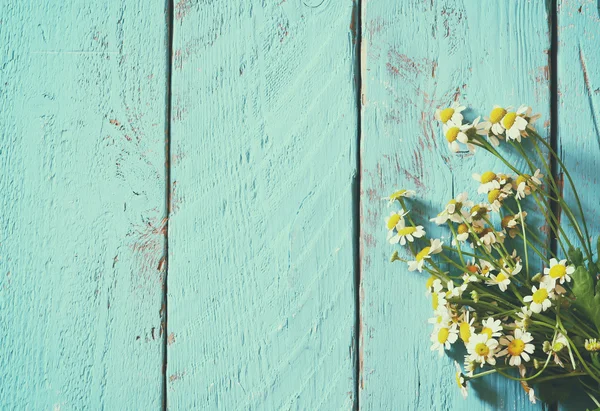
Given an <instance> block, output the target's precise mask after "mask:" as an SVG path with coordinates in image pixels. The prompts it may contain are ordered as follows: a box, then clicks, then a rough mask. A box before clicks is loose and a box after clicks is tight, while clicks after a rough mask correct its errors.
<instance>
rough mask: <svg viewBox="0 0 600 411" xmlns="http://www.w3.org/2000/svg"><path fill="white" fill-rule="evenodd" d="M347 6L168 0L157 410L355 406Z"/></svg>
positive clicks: (352, 109) (353, 119)
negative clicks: (163, 400)
mask: <svg viewBox="0 0 600 411" xmlns="http://www.w3.org/2000/svg"><path fill="white" fill-rule="evenodd" d="M353 13H354V11H353V4H352V2H351V1H344V2H333V1H327V0H326V1H322V0H318V1H312V0H305V1H285V0H284V1H276V2H263V3H260V4H259V3H255V2H247V1H231V2H214V1H213V2H206V1H204V2H202V1H185V0H182V1H179V2H177V3H176V5H175V23H174V46H173V52H174V62H173V63H174V64H173V82H172V85H173V87H172V91H173V97H172V98H173V115H172V134H171V136H172V140H171V144H172V168H171V172H172V175H171V176H172V189H173V190H172V215H171V217H170V220H169V276H168V301H169V304H168V330H169V345H168V370H167V376H168V391H167V394H168V395H167V401H168V407H169V409H182V410H183V409H224V410H233V409H269V410H271V409H327V410H333V409H350V408H351V407H352V404H353V402H354V393H353V391H354V377H353V363H354V355H355V351H354V347H353V346H352V344H353V337H354V334H353V331H354V330H353V326H354V286H353V230H352V226H353V221H352V218H353V208H352V205H353V203H352V190H351V187H352V181H353V177H354V175H355V172H356V168H355V167H356V164H355V159H356V149H357V148H356V140H357V136H356V130H357V116H356V101H355V89H354V85H353V84H354V59H353V50H354V45H353V42H352V40H353V39H352V32H351V28H350V25H351V22H352V20H353V19H352V16H353Z"/></svg>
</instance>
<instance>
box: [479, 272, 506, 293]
mask: <svg viewBox="0 0 600 411" xmlns="http://www.w3.org/2000/svg"><path fill="white" fill-rule="evenodd" d="M485 283H486V284H487V285H492V286H493V285H497V286H498V288H499V289H500V291H502V292H504V291H506V290H507V288H508V285H509V284H510V276H509V275H507V274H506V273H504V272H503V271H502V272H500V273H499V274H498V275H493V274H492V275H490V279H489V280H487V281H486V282H485Z"/></svg>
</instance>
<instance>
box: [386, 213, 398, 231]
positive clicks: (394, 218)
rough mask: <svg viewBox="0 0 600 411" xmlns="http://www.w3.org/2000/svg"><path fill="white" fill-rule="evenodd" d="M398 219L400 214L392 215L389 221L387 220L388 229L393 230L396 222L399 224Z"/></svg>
mask: <svg viewBox="0 0 600 411" xmlns="http://www.w3.org/2000/svg"><path fill="white" fill-rule="evenodd" d="M398 221H400V215H399V214H394V215H393V216H390V218H389V219H388V222H387V228H388V230H391V229H392V228H394V227H396V224H398Z"/></svg>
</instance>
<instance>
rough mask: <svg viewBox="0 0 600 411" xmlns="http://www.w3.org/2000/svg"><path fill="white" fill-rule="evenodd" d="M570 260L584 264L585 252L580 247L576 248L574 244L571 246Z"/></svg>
mask: <svg viewBox="0 0 600 411" xmlns="http://www.w3.org/2000/svg"><path fill="white" fill-rule="evenodd" d="M567 254H568V255H569V260H570V261H571V262H572V263H573V264H575V265H576V266H580V265H583V253H582V252H581V250H580V249H579V248H575V247H573V246H571V247H569V252H568V253H567Z"/></svg>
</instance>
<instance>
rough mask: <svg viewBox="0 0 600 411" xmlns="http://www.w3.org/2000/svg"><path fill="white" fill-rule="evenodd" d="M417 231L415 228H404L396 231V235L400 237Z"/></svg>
mask: <svg viewBox="0 0 600 411" xmlns="http://www.w3.org/2000/svg"><path fill="white" fill-rule="evenodd" d="M415 231H417V229H416V228H415V227H404V228H401V229H400V230H398V234H400V235H409V234H412V233H414V232H415Z"/></svg>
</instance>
